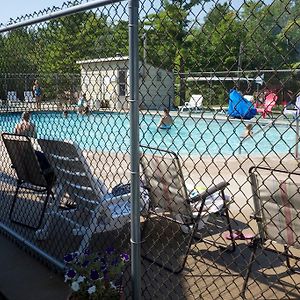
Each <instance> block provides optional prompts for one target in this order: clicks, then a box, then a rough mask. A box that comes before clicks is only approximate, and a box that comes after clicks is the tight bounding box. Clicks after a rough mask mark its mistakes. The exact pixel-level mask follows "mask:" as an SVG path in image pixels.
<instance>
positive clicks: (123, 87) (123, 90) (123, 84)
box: [119, 70, 127, 96]
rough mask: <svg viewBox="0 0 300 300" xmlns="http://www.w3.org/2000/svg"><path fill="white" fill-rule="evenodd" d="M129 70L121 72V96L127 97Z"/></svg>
mask: <svg viewBox="0 0 300 300" xmlns="http://www.w3.org/2000/svg"><path fill="white" fill-rule="evenodd" d="M126 74H127V70H119V96H125V95H126V85H127V81H126V79H127V77H126Z"/></svg>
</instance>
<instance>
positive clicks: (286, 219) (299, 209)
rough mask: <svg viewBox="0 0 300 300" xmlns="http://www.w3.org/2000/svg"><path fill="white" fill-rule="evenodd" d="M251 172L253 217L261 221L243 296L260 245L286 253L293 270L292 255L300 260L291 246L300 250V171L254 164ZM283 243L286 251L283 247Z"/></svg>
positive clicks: (243, 294)
mask: <svg viewBox="0 0 300 300" xmlns="http://www.w3.org/2000/svg"><path fill="white" fill-rule="evenodd" d="M249 173H250V181H251V187H252V194H253V201H254V209H255V212H254V216H253V219H255V220H256V222H257V228H258V234H257V236H256V237H255V238H254V239H253V241H252V255H251V258H250V262H249V265H248V270H247V273H246V275H245V281H244V285H243V289H242V296H243V297H244V296H245V291H246V288H247V283H248V279H249V276H250V274H251V269H252V266H253V263H254V262H255V259H256V258H257V257H259V256H260V255H258V254H257V250H258V248H262V250H269V251H272V252H275V253H278V255H284V256H285V258H286V264H287V268H288V269H289V270H290V271H292V272H295V271H297V270H296V269H295V268H294V267H293V266H291V264H290V258H293V259H296V260H299V259H300V257H296V256H295V255H293V254H292V252H290V250H291V249H294V250H295V249H297V250H299V249H300V202H299V186H300V180H299V179H300V177H299V175H300V173H292V172H287V171H283V170H276V169H271V168H267V167H252V168H250V170H249ZM277 245H280V246H281V247H280V246H279V247H278V246H277ZM282 246H283V248H284V251H281V250H280V249H281V248H282ZM293 252H294V254H295V251H293ZM273 260H274V259H273ZM268 262H269V260H268ZM271 267H272V266H270V268H271ZM298 268H299V267H298ZM298 271H299V269H298Z"/></svg>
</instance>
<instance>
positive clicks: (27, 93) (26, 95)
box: [24, 91, 36, 102]
mask: <svg viewBox="0 0 300 300" xmlns="http://www.w3.org/2000/svg"><path fill="white" fill-rule="evenodd" d="M24 102H36V101H35V98H34V97H33V92H32V91H25V92H24Z"/></svg>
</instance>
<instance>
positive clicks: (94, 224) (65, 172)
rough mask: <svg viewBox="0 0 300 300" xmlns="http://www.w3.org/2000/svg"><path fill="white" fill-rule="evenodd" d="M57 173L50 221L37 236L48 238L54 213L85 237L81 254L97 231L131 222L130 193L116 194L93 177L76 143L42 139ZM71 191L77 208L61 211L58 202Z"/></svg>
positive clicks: (75, 232)
mask: <svg viewBox="0 0 300 300" xmlns="http://www.w3.org/2000/svg"><path fill="white" fill-rule="evenodd" d="M38 143H39V145H40V146H41V148H42V150H43V152H44V153H45V155H46V157H47V159H48V160H49V162H50V164H51V165H52V166H53V168H54V170H55V173H56V176H57V179H58V180H57V186H56V201H55V203H53V205H51V206H49V207H48V210H47V213H46V214H47V216H48V218H47V222H46V223H45V225H44V227H43V228H41V229H40V230H38V231H37V232H36V237H37V238H38V239H41V240H42V239H46V238H48V235H49V231H50V230H51V223H52V221H53V216H58V217H60V218H62V219H63V220H65V221H67V222H68V223H69V224H70V225H71V226H72V233H73V234H74V235H77V236H82V241H81V243H80V246H79V249H78V251H79V253H83V251H84V250H85V249H87V248H88V246H89V243H90V240H91V238H92V236H93V235H94V234H95V233H103V232H106V231H112V230H116V229H119V228H121V227H123V226H124V225H125V224H127V223H129V221H130V194H125V195H120V196H114V195H113V194H112V193H109V192H108V191H107V188H106V186H105V184H104V183H103V182H101V181H100V180H99V179H98V178H96V177H94V175H93V173H92V171H91V170H90V168H89V166H88V164H87V162H86V160H85V158H84V156H83V155H82V153H81V150H80V148H79V147H78V146H77V145H76V144H73V143H70V142H63V141H54V140H45V139H39V140H38ZM66 193H67V194H68V195H69V196H70V198H71V199H72V201H73V202H74V203H75V205H76V207H75V208H74V209H70V210H65V211H62V210H60V209H59V205H60V203H61V202H62V199H63V197H64V195H65V194H66Z"/></svg>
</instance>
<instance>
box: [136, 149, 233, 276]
mask: <svg viewBox="0 0 300 300" xmlns="http://www.w3.org/2000/svg"><path fill="white" fill-rule="evenodd" d="M142 150H143V153H142V154H141V159H140V162H141V166H142V170H143V176H144V179H145V188H146V189H147V190H148V192H149V196H150V203H149V210H148V215H147V216H146V219H145V224H144V229H143V234H142V235H143V239H144V240H146V237H148V236H151V232H150V233H149V234H148V233H146V232H147V228H148V227H149V225H148V224H149V223H150V221H151V220H152V221H153V222H155V221H156V220H157V219H158V220H160V221H161V224H164V222H167V223H171V224H170V225H171V226H173V225H174V226H175V227H176V228H177V229H174V230H175V232H174V231H173V232H172V233H171V234H170V235H167V238H166V240H163V241H161V243H163V249H162V250H161V252H159V254H158V255H157V256H155V255H151V254H152V253H150V252H151V249H150V248H152V249H153V248H156V246H159V245H158V244H157V243H160V241H159V237H157V239H158V240H157V241H155V240H151V243H150V244H151V247H149V248H148V249H146V250H145V252H144V255H143V257H144V258H145V259H147V260H149V261H151V262H154V263H155V264H157V265H159V266H161V267H163V268H164V269H166V270H168V271H171V272H173V273H179V272H181V271H182V270H183V268H184V265H185V262H186V259H187V255H188V253H189V250H190V247H191V244H192V241H193V239H194V238H195V237H197V238H200V240H201V241H205V242H209V243H211V244H213V245H214V246H221V248H222V249H224V250H229V251H233V250H234V249H235V242H234V240H233V239H232V241H231V246H232V247H231V249H230V248H229V247H228V246H227V245H225V244H223V243H222V244H221V245H220V243H216V242H214V241H208V240H207V239H204V238H203V237H202V235H201V231H200V230H201V229H204V228H205V227H206V226H205V224H206V222H207V221H208V218H209V216H211V215H215V214H218V213H219V214H221V215H222V216H225V219H226V222H227V229H228V230H229V233H230V234H232V229H231V224H230V219H229V213H228V201H226V199H225V194H224V190H225V188H226V187H227V186H228V183H227V182H221V183H219V184H213V185H212V186H211V187H209V188H207V189H206V190H204V191H203V192H201V193H199V194H198V195H195V196H194V197H192V196H190V195H189V193H188V191H187V188H186V184H185V180H184V178H183V174H182V170H181V166H180V162H179V158H178V156H177V155H176V154H175V153H173V152H170V151H166V150H160V149H156V148H151V147H147V146H142ZM158 225H159V224H158ZM159 226H160V225H159ZM161 226H162V229H161V231H160V230H159V229H157V228H154V230H152V231H153V232H155V233H157V234H158V235H160V234H161V233H162V231H164V229H163V228H166V227H167V226H165V225H161ZM166 230H167V229H166ZM172 230H173V229H172ZM150 231H151V230H150ZM178 234H179V236H178ZM199 234H200V235H199ZM145 236H146V237H145ZM172 236H174V237H175V236H177V237H178V239H177V238H174V239H172V238H171V237H172ZM171 240H173V242H174V243H175V250H174V252H173V251H169V252H170V253H169V255H164V253H166V252H167V250H168V249H169V248H170V247H171V246H170V244H172V242H171ZM183 247H184V248H185V249H184V250H183V252H184V258H183V260H182V262H181V263H179V264H178V266H176V265H175V264H174V263H173V262H172V261H171V260H172V257H173V256H175V255H176V253H175V252H177V250H178V251H181V250H180V249H183ZM173 248H174V247H173ZM176 263H178V261H177V260H176Z"/></svg>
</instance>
